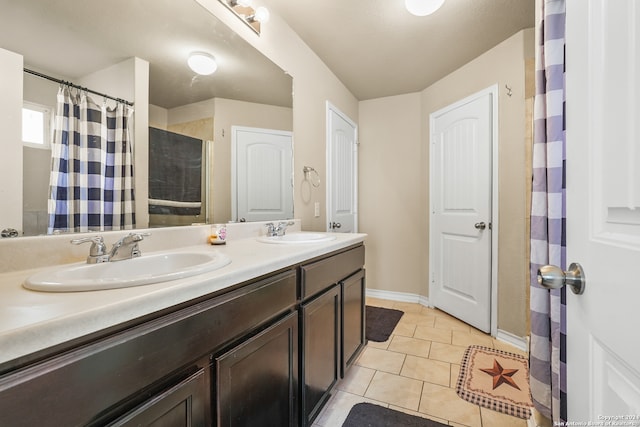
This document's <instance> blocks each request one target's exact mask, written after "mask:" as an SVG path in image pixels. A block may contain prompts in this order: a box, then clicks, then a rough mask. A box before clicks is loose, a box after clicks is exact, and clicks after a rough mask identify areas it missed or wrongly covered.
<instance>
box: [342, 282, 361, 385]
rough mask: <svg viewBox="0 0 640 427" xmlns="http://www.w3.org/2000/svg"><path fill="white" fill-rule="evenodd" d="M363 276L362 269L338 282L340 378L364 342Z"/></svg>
mask: <svg viewBox="0 0 640 427" xmlns="http://www.w3.org/2000/svg"><path fill="white" fill-rule="evenodd" d="M364 277H365V276H364V270H360V271H359V272H357V273H356V274H354V275H352V276H350V277H349V278H347V279H345V280H343V281H342V282H341V283H340V286H341V287H342V351H341V362H342V364H341V368H342V372H341V376H342V378H344V375H345V373H346V371H347V367H348V366H351V364H352V363H353V362H354V360H355V359H356V357H357V356H358V354H359V353H360V350H361V349H362V348H363V347H364V343H365V337H364V336H365V325H364V319H365V317H364V313H365V310H364V303H365V299H364V298H365V279H364Z"/></svg>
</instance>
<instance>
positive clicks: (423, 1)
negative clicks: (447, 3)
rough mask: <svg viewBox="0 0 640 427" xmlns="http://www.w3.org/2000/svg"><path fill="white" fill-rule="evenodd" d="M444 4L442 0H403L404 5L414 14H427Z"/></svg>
mask: <svg viewBox="0 0 640 427" xmlns="http://www.w3.org/2000/svg"><path fill="white" fill-rule="evenodd" d="M443 4H444V0H404V5H405V7H406V8H407V10H408V11H409V13H411V14H412V15H415V16H427V15H431V14H432V13H434V12H435V11H436V10H438V9H440V7H441V6H442V5H443Z"/></svg>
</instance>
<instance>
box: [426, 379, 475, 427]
mask: <svg viewBox="0 0 640 427" xmlns="http://www.w3.org/2000/svg"><path fill="white" fill-rule="evenodd" d="M418 410H419V411H420V412H422V413H425V414H428V415H432V416H434V417H438V418H444V419H446V420H449V421H453V422H456V423H460V424H463V425H466V426H470V427H481V425H482V422H481V420H480V407H479V406H477V405H472V404H471V403H469V402H466V401H464V400H462V399H461V398H460V397H458V395H457V394H456V392H455V390H454V389H452V388H449V387H443V386H439V385H436V384H430V383H424V387H423V391H422V398H421V399H420V407H419V409H418Z"/></svg>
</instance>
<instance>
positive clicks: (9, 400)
mask: <svg viewBox="0 0 640 427" xmlns="http://www.w3.org/2000/svg"><path fill="white" fill-rule="evenodd" d="M363 239H364V235H345V236H338V237H337V238H336V239H335V240H333V241H329V242H322V243H315V244H302V245H270V244H266V243H261V242H258V241H257V240H256V239H254V238H246V239H240V240H237V241H229V242H228V244H227V245H225V247H223V248H215V249H214V248H211V247H203V248H202V250H219V251H221V252H224V253H225V254H226V255H227V256H229V258H231V259H232V263H231V264H230V265H228V266H226V267H224V268H221V269H220V270H217V271H214V272H211V273H208V274H202V275H200V276H195V277H191V278H189V279H182V280H176V281H171V282H166V283H164V284H153V285H147V286H140V287H138V288H137V289H135V290H129V289H121V290H106V291H93V292H84V293H80V294H82V295H80V296H75V295H73V293H72V294H69V293H67V294H45V293H36V294H39V295H35V294H33V293H32V292H33V291H28V290H25V289H17V288H15V287H14V288H13V291H12V292H10V294H11V295H14V296H15V295H21V294H20V293H21V292H24V293H28V295H26V296H25V298H27V299H28V298H29V297H31V296H37V297H38V298H39V299H40V300H42V299H43V298H44V299H47V298H48V297H50V298H51V300H52V301H53V300H58V299H60V298H64V297H65V296H66V297H67V298H80V297H81V298H82V300H83V301H85V302H86V301H90V300H91V297H93V298H94V299H95V300H96V302H95V303H94V304H95V305H93V306H91V305H90V304H89V307H88V308H87V306H86V305H85V306H84V307H78V310H80V309H82V310H84V313H79V314H73V315H71V317H72V318H73V320H74V321H78V322H85V323H84V324H83V325H82V326H78V328H77V330H75V329H74V328H70V330H71V331H70V332H69V331H68V332H67V333H65V332H64V331H60V330H56V325H55V324H56V322H57V317H53V318H51V319H49V320H44V321H42V320H41V321H37V322H34V323H32V324H28V325H25V326H22V327H21V328H18V329H15V330H5V331H0V354H1V353H2V352H3V351H4V349H6V348H8V347H7V346H10V345H13V344H15V343H16V342H18V341H19V340H20V337H21V336H22V337H23V338H24V339H25V340H26V341H29V340H33V341H34V342H36V341H37V338H38V334H40V333H42V332H43V331H54V332H53V335H54V336H55V339H56V340H57V341H58V342H57V343H56V344H53V345H52V343H51V341H49V343H48V344H46V347H43V348H39V349H38V348H37V347H33V346H34V345H36V344H33V343H32V344H26V347H24V343H23V344H17V345H18V347H20V346H23V347H24V348H22V349H21V350H20V351H21V352H22V353H20V352H18V353H15V354H13V355H12V356H10V357H9V359H8V360H2V363H1V364H0V425H11V426H19V425H25V426H34V425H38V426H46V425H64V426H71V425H74V426H75V425H127V426H128V425H131V426H133V425H136V426H137V425H154V426H164V425H166V426H179V425H184V426H209V425H214V426H231V425H233V426H258V425H259V426H278V427H280V426H306V425H311V422H312V421H313V419H314V418H315V417H317V415H318V413H319V411H320V410H321V408H322V406H323V405H324V404H325V403H326V401H327V399H328V398H329V396H330V393H331V391H332V389H333V388H334V386H335V385H336V383H337V382H338V381H339V380H340V378H341V377H343V376H344V375H345V373H346V371H347V370H348V368H349V366H350V365H351V363H353V361H354V360H355V358H356V357H357V355H358V353H359V352H360V350H361V349H362V348H363V346H364V344H365V336H364V304H365V302H364V295H365V274H364V269H363V266H364V246H363ZM189 249H190V250H193V248H189ZM143 256H144V255H143ZM3 276H6V277H4V278H0V280H2V281H4V282H6V281H7V280H12V279H13V280H15V278H17V277H20V274H19V273H18V274H10V275H3ZM18 286H19V285H18ZM145 288H147V289H146V292H145ZM131 289H133V288H131ZM15 298H18V299H19V297H15ZM101 301H102V302H101ZM145 301H146V303H145ZM118 302H120V303H121V304H122V306H123V309H124V311H125V312H126V313H128V317H129V318H128V319H127V320H124V321H123V320H122V319H123V317H122V314H120V315H118V314H117V312H118ZM17 303H18V302H17V301H16V302H14V304H17ZM10 305H11V302H9V306H10ZM145 305H146V307H144V306H145ZM136 306H137V308H134V307H136ZM58 317H60V316H58ZM62 318H64V316H62ZM107 319H119V320H111V321H109V320H107ZM64 322H65V320H60V321H59V325H58V326H59V328H60V327H62V326H60V325H64V324H65V323H64ZM92 322H95V324H96V325H95V326H93V329H94V330H92V331H90V332H88V331H89V330H90V328H91V326H87V324H88V325H91V323H92ZM110 322H111V323H110ZM52 323H53V325H52ZM87 328H89V329H87ZM39 329H41V330H40V331H39ZM79 331H82V332H79ZM50 339H51V338H50V337H49V340H50ZM44 341H47V340H44ZM30 345H31V346H32V347H29V346H30ZM27 348H30V350H27Z"/></svg>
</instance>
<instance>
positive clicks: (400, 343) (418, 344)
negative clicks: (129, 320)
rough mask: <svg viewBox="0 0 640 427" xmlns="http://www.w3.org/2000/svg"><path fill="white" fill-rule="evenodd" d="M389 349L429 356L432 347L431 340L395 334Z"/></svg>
mask: <svg viewBox="0 0 640 427" xmlns="http://www.w3.org/2000/svg"><path fill="white" fill-rule="evenodd" d="M387 349H388V350H389V351H396V352H398V353H404V354H412V355H414V356H421V357H429V349H431V341H425V340H421V339H417V338H411V337H403V336H400V335H395V336H394V337H393V339H392V340H391V343H390V344H389V347H387Z"/></svg>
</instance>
